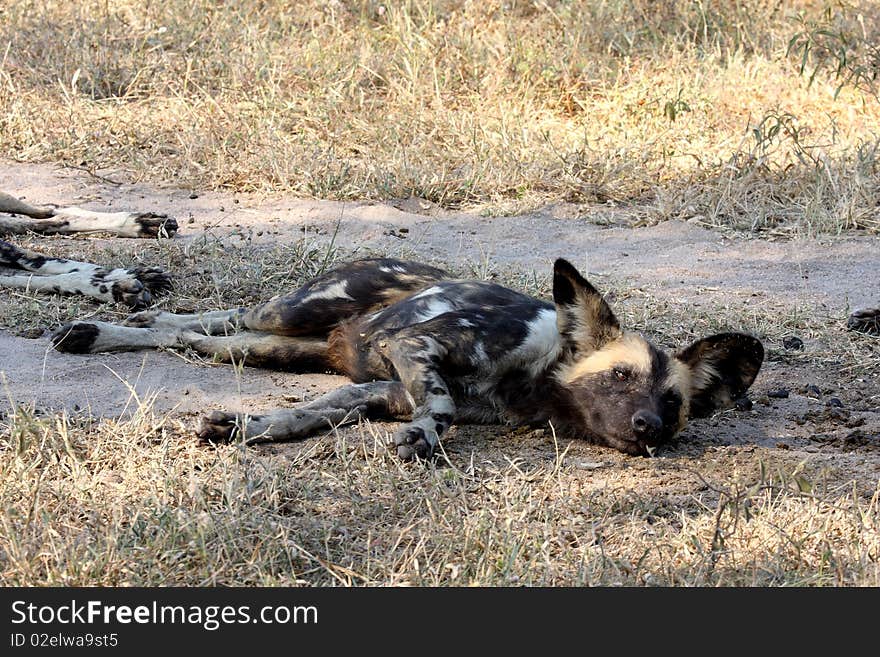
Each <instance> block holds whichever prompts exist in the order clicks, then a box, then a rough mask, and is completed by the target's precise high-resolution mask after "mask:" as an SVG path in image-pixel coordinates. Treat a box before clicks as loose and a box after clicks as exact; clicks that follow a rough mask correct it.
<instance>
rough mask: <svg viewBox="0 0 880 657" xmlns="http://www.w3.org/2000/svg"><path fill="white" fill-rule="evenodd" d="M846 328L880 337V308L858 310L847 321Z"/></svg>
mask: <svg viewBox="0 0 880 657" xmlns="http://www.w3.org/2000/svg"><path fill="white" fill-rule="evenodd" d="M846 328H848V329H849V330H850V331H858V332H859V333H867V334H868V335H880V308H864V309H862V310H856V311H855V312H854V313H853V314H852V315H850V316H849V319H848V320H847V321H846Z"/></svg>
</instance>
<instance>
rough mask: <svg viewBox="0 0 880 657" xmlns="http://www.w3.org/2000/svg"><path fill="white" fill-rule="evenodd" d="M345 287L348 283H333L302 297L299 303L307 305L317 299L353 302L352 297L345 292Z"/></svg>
mask: <svg viewBox="0 0 880 657" xmlns="http://www.w3.org/2000/svg"><path fill="white" fill-rule="evenodd" d="M347 287H348V281H339V282H338V283H333V285H328V286H327V287H325V288H322V289H320V290H317V291H315V292H312V293H311V294H309V295H308V296H306V297H304V298H303V299H302V300H301V301H300V303H308V302H309V301H315V300H317V299H349V300H350V301H353V300H354V297H352V296H351V295H350V294H349V293H348V292H347V291H346V288H347Z"/></svg>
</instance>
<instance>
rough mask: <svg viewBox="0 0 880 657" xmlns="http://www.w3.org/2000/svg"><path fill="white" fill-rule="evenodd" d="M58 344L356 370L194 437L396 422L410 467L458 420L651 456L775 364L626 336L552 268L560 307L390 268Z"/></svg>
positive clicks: (209, 423)
mask: <svg viewBox="0 0 880 657" xmlns="http://www.w3.org/2000/svg"><path fill="white" fill-rule="evenodd" d="M53 341H54V343H55V346H56V348H58V349H60V350H62V351H69V352H75V353H95V352H102V351H113V350H131V349H145V348H156V347H191V348H193V349H195V350H197V351H199V352H202V353H205V354H210V355H214V356H219V357H222V358H226V359H234V360H236V361H240V360H244V362H245V363H246V364H252V365H259V366H265V367H272V368H280V369H287V370H298V371H324V370H328V371H335V372H339V373H343V374H346V375H347V376H348V377H349V378H350V379H351V380H352V381H353V382H354V384H353V385H349V386H345V387H343V388H340V389H338V390H335V391H333V392H331V393H330V394H328V395H325V396H324V397H321V398H319V399H317V400H316V401H313V402H311V403H309V404H305V405H302V406H299V407H296V408H293V409H289V410H280V411H276V412H271V413H266V414H261V415H244V414H231V413H226V412H219V411H218V412H214V413H211V414H209V415H207V416H206V417H204V418H203V419H202V422H201V425H200V427H199V430H198V433H199V435H200V437H201V438H203V439H205V440H209V441H225V440H230V439H233V438H235V437H236V436H239V435H241V436H243V438H244V439H245V440H247V441H263V440H292V439H297V438H302V437H305V436H306V435H308V434H310V433H313V432H314V431H316V430H318V429H322V428H323V429H326V428H327V427H328V426H332V425H337V424H340V423H344V422H350V421H356V420H357V419H359V418H362V417H371V418H375V417H384V418H394V419H400V420H404V421H405V422H406V423H405V424H404V425H403V426H402V427H400V429H399V430H398V431H397V432H396V434H395V437H394V440H395V444H396V446H397V452H398V454H399V456H401V457H402V458H405V459H409V458H413V457H414V456H419V457H423V458H424V457H428V456H430V455H431V454H432V453H433V452H434V450H435V449H436V447H437V445H438V443H439V439H440V437H441V436H442V435H443V433H444V432H445V431H446V430H447V429H448V428H449V426H450V425H451V424H453V423H467V422H475V423H500V422H503V423H510V424H531V425H545V424H546V423H548V422H550V423H552V424H553V427H554V428H555V430H556V432H557V433H558V434H561V435H563V436H567V437H579V438H585V439H587V440H591V441H593V442H595V443H598V444H602V445H607V446H610V447H614V448H616V449H618V450H621V451H623V452H626V453H628V454H633V455H653V454H654V453H655V452H656V450H657V448H658V447H660V446H661V445H662V444H664V443H666V442H667V441H669V440H670V439H671V438H672V437H673V436H675V434H677V433H678V432H679V431H680V430H681V428H682V427H683V426H684V424H685V423H686V421H687V419H688V418H689V417H702V416H706V415H709V414H711V413H712V412H714V411H716V410H718V409H721V408H726V407H729V406H731V405H732V404H733V401H734V400H735V399H736V398H737V397H739V396H741V395H742V394H743V393H744V392H745V391H746V390H747V389H748V387H749V386H750V385H751V384H752V382H753V381H754V379H755V376H756V375H757V373H758V370H759V368H760V366H761V363H762V361H763V356H764V351H763V347H762V346H761V343H760V342H759V341H758V340H756V339H755V338H753V337H750V336H748V335H744V334H740V333H723V334H719V335H714V336H711V337H708V338H704V339H702V340H699V341H697V342H695V343H694V344H692V345H691V346H689V347H687V348H686V349H684V350H683V351H681V352H679V353H678V354H675V355H670V354H667V353H666V352H664V351H662V350H660V349H658V348H657V347H655V346H653V345H652V344H651V343H649V342H648V341H647V340H645V339H644V338H643V337H641V336H640V335H638V334H636V333H630V332H626V331H624V330H623V329H621V327H620V325H619V323H618V321H617V318H616V317H615V316H614V313H613V312H612V311H611V309H610V308H609V306H608V304H607V303H606V302H605V301H604V299H603V298H602V296H601V295H600V294H599V292H598V291H596V289H595V288H594V287H593V286H592V285H591V284H590V283H589V282H587V281H586V280H585V279H583V278H582V277H581V275H580V274H579V273H578V272H577V271H576V270H575V268H574V267H573V266H572V265H571V264H569V263H568V262H566V261H565V260H557V261H556V263H555V266H554V270H553V303H550V302H547V301H541V300H539V299H535V298H532V297H530V296H527V295H525V294H522V293H520V292H516V291H514V290H511V289H508V288H505V287H502V286H500V285H495V284H493V283H487V282H479V281H468V280H457V279H453V278H452V277H451V276H449V275H448V274H447V273H446V272H443V271H441V270H439V269H435V268H433V267H429V266H426V265H422V264H417V263H412V262H405V261H400V260H394V259H387V258H380V259H370V260H360V261H356V262H352V263H349V264H347V265H344V266H342V267H340V268H338V269H336V270H333V271H331V272H329V273H327V274H325V275H323V276H321V277H319V278H316V279H315V280H313V281H311V282H309V283H308V284H306V285H305V286H303V287H302V288H300V289H299V290H297V291H295V292H293V293H291V294H288V295H285V296H281V297H278V298H276V299H274V300H272V301H269V302H268V303H265V304H263V305H260V306H257V307H255V308H252V309H244V308H239V309H233V310H228V311H217V312H212V313H204V314H202V315H174V314H171V313H156V312H145V313H139V314H136V315H133V316H132V317H131V318H129V320H128V321H127V322H126V324H125V325H114V324H107V323H102V322H77V323H73V324H68V325H66V326H64V327H62V328H61V329H59V330H58V331H57V332H56V333H55V335H54V336H53Z"/></svg>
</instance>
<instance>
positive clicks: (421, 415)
mask: <svg viewBox="0 0 880 657" xmlns="http://www.w3.org/2000/svg"><path fill="white" fill-rule="evenodd" d="M379 349H380V350H381V351H382V352H383V353H384V354H385V355H386V356H387V357H388V359H389V360H390V361H391V363H392V365H394V369H395V370H396V371H397V374H398V376H399V377H400V380H401V382H402V383H403V385H404V387H405V388H406V391H407V392H408V393H409V394H410V397H411V399H412V402H413V406H414V410H413V414H412V418H413V419H412V421H411V422H409V423H408V424H405V425H404V426H402V427H401V428H400V429H398V430H397V431H396V432H395V434H394V444H395V445H396V446H397V455H398V456H399V457H400V458H401V459H403V460H404V461H410V460H412V459H413V458H415V457H416V456H418V457H419V458H423V459H426V458H429V457H430V456H432V455H433V453H434V450H435V449H436V448H437V445H439V444H440V436H442V435H443V432H444V431H446V430H447V429H448V428H449V427H450V425H451V424H452V421H453V420H454V419H455V402H454V400H453V398H452V395H451V394H450V392H449V386H448V385H447V384H446V382H445V381H444V380H443V377H442V376H441V374H440V364H441V362H442V359H443V356H444V354H445V349H444V348H443V346H442V345H441V344H440V343H439V342H437V341H436V340H434V339H433V338H431V337H428V336H412V337H404V336H401V335H398V336H395V337H393V338H389V339H388V340H387V341H385V342H380V343H379Z"/></svg>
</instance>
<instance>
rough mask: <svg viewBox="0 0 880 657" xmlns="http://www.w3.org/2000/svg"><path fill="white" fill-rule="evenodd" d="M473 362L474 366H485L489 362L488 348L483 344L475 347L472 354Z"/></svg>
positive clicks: (477, 344)
mask: <svg viewBox="0 0 880 657" xmlns="http://www.w3.org/2000/svg"><path fill="white" fill-rule="evenodd" d="M471 362H472V363H473V364H474V365H485V364H486V363H488V362H489V354H487V353H486V347H485V346H484V345H483V343H482V342H477V343H476V344H475V345H474V352H473V354H471Z"/></svg>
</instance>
